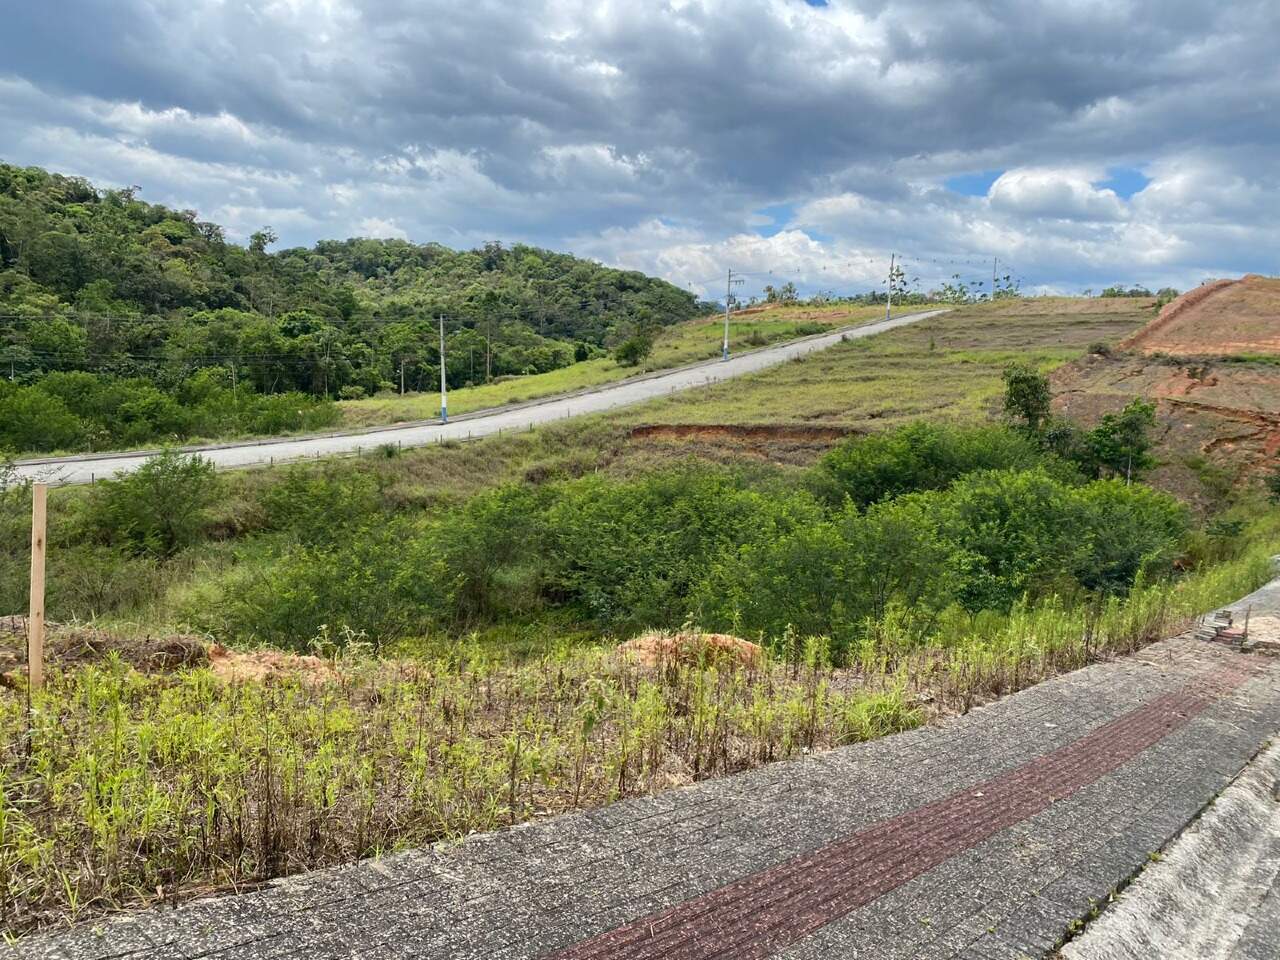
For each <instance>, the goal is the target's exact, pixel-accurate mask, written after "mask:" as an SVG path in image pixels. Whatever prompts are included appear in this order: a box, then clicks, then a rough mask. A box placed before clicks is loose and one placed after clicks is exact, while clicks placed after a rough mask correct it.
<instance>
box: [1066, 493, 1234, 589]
mask: <svg viewBox="0 0 1280 960" xmlns="http://www.w3.org/2000/svg"><path fill="white" fill-rule="evenodd" d="M1073 495H1074V498H1075V500H1076V502H1077V503H1078V504H1079V505H1080V506H1081V507H1082V508H1083V509H1082V514H1081V523H1082V526H1081V528H1080V529H1079V530H1078V531H1076V532H1075V533H1076V535H1077V536H1079V537H1081V539H1083V540H1084V541H1085V542H1086V543H1087V544H1088V552H1087V554H1085V555H1084V556H1083V557H1082V558H1081V560H1080V562H1079V565H1078V566H1077V568H1076V575H1077V577H1078V579H1079V580H1080V583H1081V584H1083V585H1084V586H1085V587H1086V588H1088V589H1090V590H1097V591H1100V592H1103V593H1123V592H1125V591H1127V590H1128V589H1129V588H1130V587H1131V586H1132V585H1133V584H1134V583H1135V582H1136V581H1138V580H1139V579H1141V580H1143V581H1150V580H1152V579H1154V578H1156V577H1158V576H1163V575H1167V574H1168V573H1170V572H1171V571H1172V569H1173V562H1174V560H1176V559H1177V558H1178V557H1179V555H1180V554H1181V553H1182V551H1183V547H1184V545H1185V541H1186V537H1187V534H1188V531H1189V530H1190V515H1189V514H1188V511H1187V509H1186V507H1184V506H1183V505H1182V504H1180V503H1179V502H1178V501H1177V500H1175V499H1174V498H1173V497H1171V496H1169V495H1168V494H1166V493H1162V492H1160V491H1158V490H1153V489H1151V488H1150V487H1145V486H1142V485H1141V484H1128V485H1126V484H1125V483H1124V481H1122V480H1100V481H1097V482H1095V483H1091V484H1089V485H1087V486H1084V487H1080V488H1078V489H1077V490H1075V491H1073ZM1237 533H1239V531H1237Z"/></svg>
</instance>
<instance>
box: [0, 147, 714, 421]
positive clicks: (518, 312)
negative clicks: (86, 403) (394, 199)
mask: <svg viewBox="0 0 1280 960" xmlns="http://www.w3.org/2000/svg"><path fill="white" fill-rule="evenodd" d="M274 243H275V237H274V236H273V234H272V233H271V231H270V230H269V228H264V229H263V230H262V231H260V232H258V233H256V234H254V236H253V237H252V238H251V240H250V242H249V244H248V245H247V246H240V245H238V244H235V243H230V242H228V241H227V240H226V239H225V237H224V234H223V229H222V228H221V227H220V226H218V225H217V224H214V223H209V222H206V221H203V220H200V219H199V218H198V215H197V214H196V213H195V212H194V211H190V210H171V209H168V208H166V207H163V206H159V205H157V204H151V203H145V202H143V201H141V200H139V199H137V198H136V197H135V195H134V190H132V189H128V190H100V189H97V188H96V187H94V186H93V185H92V184H90V183H89V182H87V181H86V180H83V179H80V178H76V177H65V176H60V175H58V174H53V173H49V172H47V171H45V170H42V169H39V168H35V167H26V168H22V167H15V166H9V165H4V164H0V363H2V367H0V374H2V375H3V377H4V378H5V380H6V381H8V382H10V383H17V384H24V383H25V384H36V383H39V382H41V381H43V380H44V379H46V378H47V376H48V375H49V374H51V373H54V372H64V371H92V372H94V373H97V374H100V375H102V377H105V378H107V379H113V380H118V379H120V378H134V379H138V378H142V379H145V380H146V381H148V382H149V383H151V384H154V385H155V386H156V387H157V388H158V389H159V390H161V391H162V392H166V393H167V394H169V395H175V391H180V390H181V388H182V387H183V385H184V384H185V383H187V382H188V381H189V380H190V378H191V377H192V376H193V375H194V374H196V373H197V372H198V371H203V378H204V379H203V381H202V383H204V384H206V385H209V384H212V385H214V386H216V385H219V384H221V383H222V382H223V381H227V382H230V383H231V384H232V385H234V386H235V387H236V388H237V390H240V389H243V388H245V387H248V389H250V390H251V391H255V392H256V393H257V394H259V395H266V394H273V393H281V392H284V391H297V392H300V393H304V394H310V395H311V396H314V397H318V398H319V397H339V396H343V395H346V396H351V395H358V394H360V393H364V392H373V391H375V390H377V389H379V388H380V387H382V388H385V387H386V386H388V385H389V384H391V383H393V382H394V383H396V384H397V385H398V384H399V380H400V376H401V370H402V368H403V370H404V375H405V377H406V379H407V381H408V386H410V387H415V386H422V387H427V386H429V385H430V384H431V383H432V382H433V378H434V380H437V381H438V376H439V367H438V356H439V351H438V330H437V326H436V322H435V317H436V316H437V315H440V314H443V315H445V316H447V317H448V318H450V319H449V323H448V349H447V351H446V354H447V356H448V360H447V366H448V371H447V372H448V377H449V380H450V382H451V383H452V384H454V385H462V384H463V383H465V382H467V381H470V380H476V381H479V380H483V379H485V378H486V377H497V376H502V375H509V374H521V373H530V372H541V371H545V370H549V369H553V368H555V367H559V366H563V365H565V364H568V363H571V362H573V360H574V359H575V357H577V358H578V359H582V358H584V357H587V356H591V355H594V354H595V353H596V352H598V351H599V350H600V349H602V348H604V347H607V346H608V345H610V344H611V343H612V342H614V341H615V340H616V339H621V338H625V337H626V336H628V335H630V333H631V332H633V331H634V330H635V329H636V328H637V327H644V326H661V325H666V324H670V323H674V322H676V321H679V320H684V319H687V318H689V317H691V316H693V315H694V314H695V312H696V311H697V304H696V303H695V300H694V297H693V296H692V295H691V294H689V293H687V292H685V291H683V290H680V289H679V288H678V287H675V286H673V285H672V284H669V283H666V282H664V281H661V280H656V279H653V278H651V277H647V276H645V275H643V274H640V273H636V272H631V271H623V270H614V269H609V268H606V267H603V266H600V265H599V264H597V263H593V262H591V261H587V260H581V259H578V258H576V257H573V256H569V255H567V254H560V253H553V252H550V251H547V250H541V249H537V248H534V247H528V246H522V245H516V246H512V247H504V246H502V245H500V244H496V243H494V244H488V245H486V246H485V247H484V248H482V249H479V250H468V251H454V250H450V249H448V248H446V247H443V246H440V245H439V244H434V243H428V244H424V245H418V244H413V243H409V242H406V241H402V240H371V239H352V240H341V241H324V242H321V243H318V244H316V246H315V247H314V248H312V249H304V248H301V247H299V248H294V249H287V250H280V251H276V252H273V251H272V250H271V247H272V245H273V244H274ZM209 368H212V371H211V370H210V369H209ZM9 389H10V391H12V388H11V387H10V388H9ZM60 389H61V388H60ZM202 389H203V387H202ZM55 392H56V391H55ZM62 392H63V393H65V392H66V391H65V390H62ZM0 396H3V394H0ZM64 399H66V398H65V397H64ZM2 442H3V438H2V437H0V443H2Z"/></svg>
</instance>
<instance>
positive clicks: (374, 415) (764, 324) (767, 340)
mask: <svg viewBox="0 0 1280 960" xmlns="http://www.w3.org/2000/svg"><path fill="white" fill-rule="evenodd" d="M883 315H884V308H883V307H835V308H829V309H819V308H810V307H771V308H769V309H767V310H764V311H761V312H759V313H747V314H742V315H739V316H736V317H735V318H734V319H733V321H732V324H731V326H730V331H729V346H730V349H731V350H734V351H741V350H749V349H753V348H756V347H763V346H766V345H768V344H771V343H777V342H778V341H781V340H793V339H795V338H796V337H803V336H806V335H808V334H813V333H821V332H822V331H824V330H826V329H829V328H831V327H840V326H849V325H852V324H856V323H862V322H866V321H870V320H874V319H877V318H878V317H881V316H883ZM723 340H724V321H723V317H720V316H713V317H706V318H702V319H699V320H691V321H689V322H687V323H681V324H677V325H675V326H673V327H668V328H667V329H665V330H663V331H662V333H661V334H660V335H659V336H658V339H657V341H656V342H655V343H654V348H653V353H651V354H650V355H649V357H648V359H646V360H645V362H644V363H643V364H641V365H640V366H634V367H624V366H621V365H619V364H618V362H617V361H616V360H614V359H613V358H612V357H601V358H598V359H595V360H585V361H583V362H581V363H575V364H573V365H572V366H568V367H563V368H561V369H560V370H552V371H551V372H549V373H539V374H531V375H529V376H526V377H510V378H507V379H504V380H502V381H500V382H494V383H490V384H481V385H479V386H474V387H464V388H461V389H457V390H453V391H450V393H449V412H450V413H452V414H455V415H456V414H460V413H470V412H471V411H473V410H485V409H489V408H491V407H500V406H504V405H506V404H511V403H521V402H523V401H526V400H537V399H540V398H542V397H549V396H554V395H555V394H559V393H569V392H572V391H575V390H585V389H587V388H590V387H598V386H601V385H602V384H606V383H614V382H616V381H618V380H625V379H626V378H628V377H634V376H639V375H642V374H645V373H649V372H652V371H654V370H665V369H668V368H670V367H676V366H680V365H681V364H685V363H693V362H694V361H697V360H706V359H710V358H712V357H716V356H718V355H719V353H720V349H721V344H722V343H723ZM339 407H340V408H341V410H342V425H343V426H346V427H366V426H375V425H380V424H387V423H401V422H404V421H408V420H428V419H432V418H434V417H438V416H439V415H440V394H439V393H438V392H435V391H432V392H428V393H409V394H405V395H403V396H401V395H399V394H380V395H379V396H376V397H369V398H367V399H364V400H346V401H342V402H341V403H340V404H339Z"/></svg>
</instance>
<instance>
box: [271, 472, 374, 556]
mask: <svg viewBox="0 0 1280 960" xmlns="http://www.w3.org/2000/svg"><path fill="white" fill-rule="evenodd" d="M380 503H381V498H380V494H379V490H378V483H377V481H376V480H374V479H373V477H371V476H369V475H368V474H365V473H357V472H356V471H354V470H352V469H351V468H350V466H349V465H343V466H333V465H329V466H326V467H325V468H323V469H317V468H312V467H309V466H293V467H290V468H289V469H288V470H287V471H286V472H285V474H284V478H283V479H282V480H280V481H279V482H277V483H274V484H272V485H271V486H269V487H267V489H266V490H265V491H263V493H262V495H261V498H260V504H261V506H262V510H263V513H264V514H265V515H266V526H267V528H268V529H270V530H284V531H288V532H289V533H290V534H292V535H293V536H294V537H295V538H296V539H297V540H298V541H299V542H301V543H304V544H306V545H308V546H317V545H319V544H323V543H332V542H333V541H335V540H338V539H340V538H341V537H343V536H344V535H345V534H346V532H347V531H348V530H350V529H351V528H352V527H354V526H356V525H358V524H359V523H361V522H364V521H366V520H368V519H370V518H371V517H372V515H373V514H374V513H375V512H376V511H377V510H378V507H379V506H380Z"/></svg>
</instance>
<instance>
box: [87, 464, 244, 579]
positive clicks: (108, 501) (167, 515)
mask: <svg viewBox="0 0 1280 960" xmlns="http://www.w3.org/2000/svg"><path fill="white" fill-rule="evenodd" d="M218 488H219V480H218V476H217V474H216V473H215V472H214V469H213V464H212V463H210V462H209V461H208V460H206V459H204V458H203V457H201V456H199V455H198V454H184V453H180V452H178V451H175V450H166V451H165V452H164V453H161V454H159V455H158V456H155V457H152V458H151V459H150V460H148V461H147V462H146V463H144V464H143V465H142V466H141V467H139V468H138V469H137V470H135V471H134V472H133V473H129V474H125V475H124V476H122V477H120V478H119V479H116V480H103V481H102V482H101V483H99V485H98V489H97V491H95V499H94V503H93V514H94V520H95V522H96V525H97V527H98V529H99V531H100V533H101V534H102V536H104V537H105V538H106V539H107V540H108V542H111V543H117V544H124V545H127V546H129V547H130V548H131V549H133V550H134V551H136V552H138V553H143V554H148V555H151V556H155V557H168V556H172V555H173V554H174V553H177V552H178V551H179V550H181V549H182V548H183V547H185V546H188V545H190V544H192V543H194V542H195V541H196V540H197V539H198V538H199V536H200V534H201V532H202V531H203V528H204V524H205V521H206V511H207V509H208V508H209V506H211V505H212V503H213V502H214V500H215V499H216V498H217V496H218Z"/></svg>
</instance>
